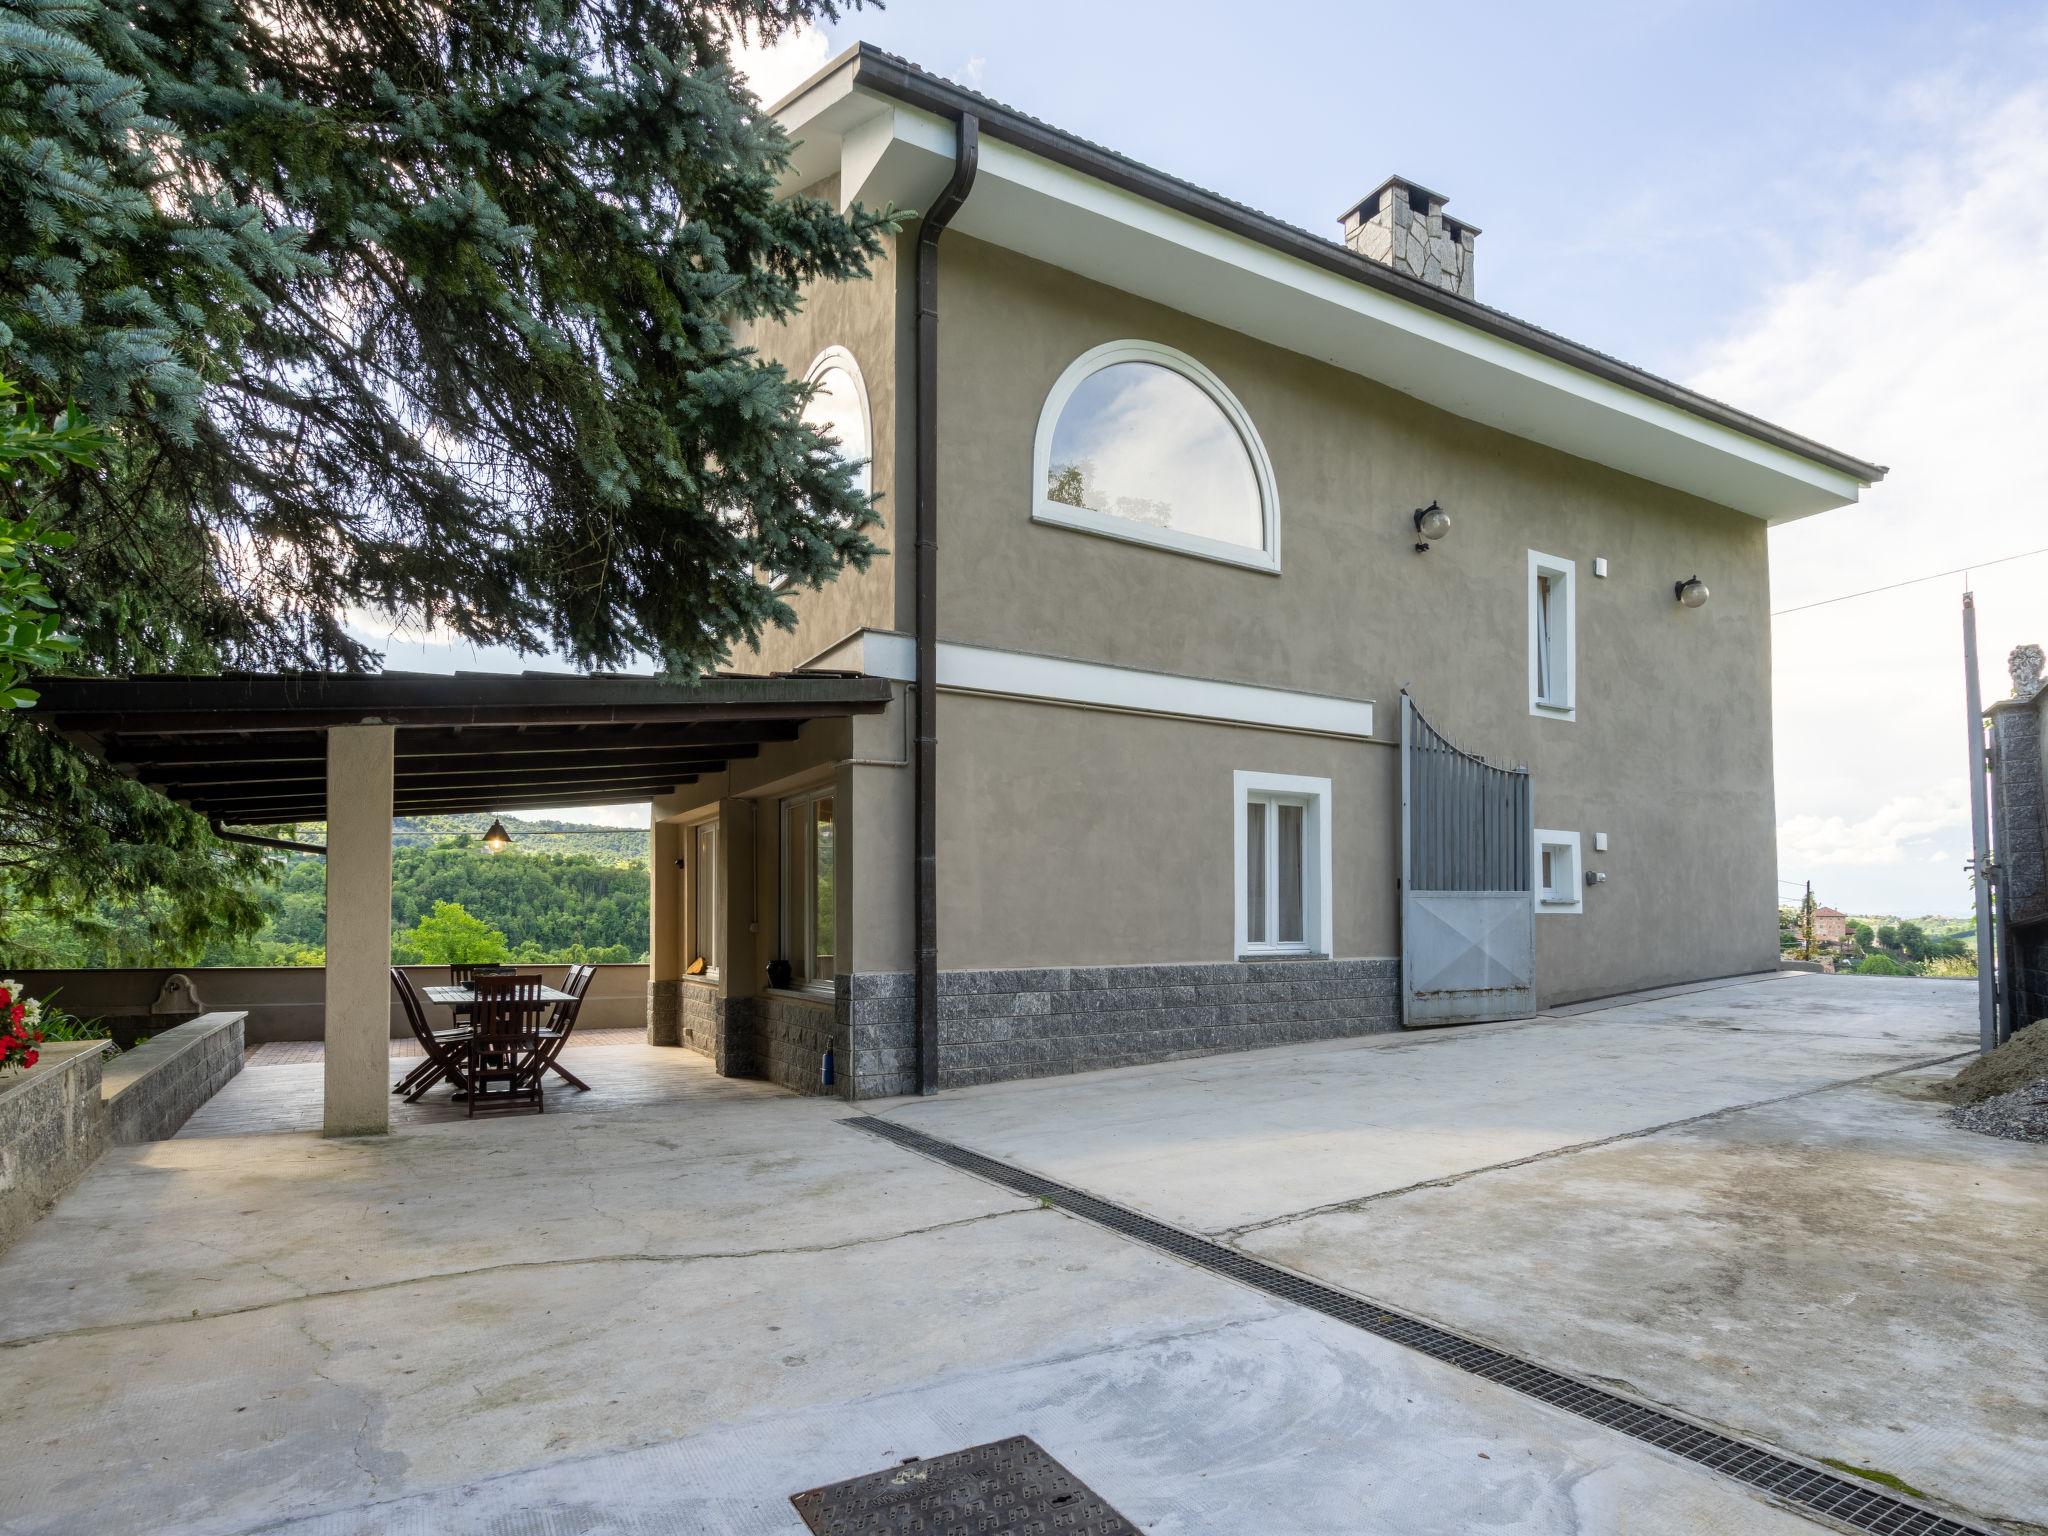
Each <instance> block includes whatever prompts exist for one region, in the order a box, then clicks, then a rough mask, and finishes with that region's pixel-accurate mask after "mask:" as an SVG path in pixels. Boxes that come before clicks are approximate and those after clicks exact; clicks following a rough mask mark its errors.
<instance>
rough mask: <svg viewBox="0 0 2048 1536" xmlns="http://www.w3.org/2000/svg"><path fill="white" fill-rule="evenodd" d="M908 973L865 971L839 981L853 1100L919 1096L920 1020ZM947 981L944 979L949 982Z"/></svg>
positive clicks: (844, 1066)
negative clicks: (918, 1055) (911, 1094)
mask: <svg viewBox="0 0 2048 1536" xmlns="http://www.w3.org/2000/svg"><path fill="white" fill-rule="evenodd" d="M911 980H912V978H911V974H910V972H908V971H863V972H861V973H859V974H857V975H853V976H841V977H840V978H839V979H838V982H837V990H838V1013H839V1025H840V1029H841V1031H842V1032H843V1033H844V1034H845V1036H846V1039H847V1055H848V1058H849V1059H848V1060H847V1061H845V1062H843V1063H841V1066H840V1072H841V1073H842V1074H843V1077H844V1084H843V1088H844V1092H845V1094H846V1097H848V1098H850V1099H886V1098H891V1097H893V1096H895V1095H897V1094H901V1093H915V1092H917V1016H916V1013H915V1012H914V1008H915V1003H914V1001H913V988H912V986H911ZM943 980H944V978H943V977H942V978H941V981H943Z"/></svg>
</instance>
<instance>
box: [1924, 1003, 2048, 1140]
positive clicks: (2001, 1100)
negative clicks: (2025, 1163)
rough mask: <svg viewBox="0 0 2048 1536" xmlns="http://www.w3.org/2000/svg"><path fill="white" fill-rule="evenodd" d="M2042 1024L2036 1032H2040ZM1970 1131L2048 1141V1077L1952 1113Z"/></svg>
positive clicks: (2006, 1137) (2015, 1138)
mask: <svg viewBox="0 0 2048 1536" xmlns="http://www.w3.org/2000/svg"><path fill="white" fill-rule="evenodd" d="M2040 1028H2041V1026H2040V1025H2038V1024H2037V1025H2035V1026H2034V1029H2035V1030H2039V1029H2040ZM1948 1117H1949V1119H1951V1120H1953V1121H1954V1122H1955V1123H1956V1124H1957V1125H1959V1126H1961V1127H1962V1128H1963V1129H1964V1130H1966V1131H1977V1132H1979V1133H1980V1134H1982V1135H1985V1136H2000V1137H2003V1138H2004V1139H2005V1140H2007V1141H2048V1077H2041V1078H2036V1079H2035V1080H2034V1081H2033V1082H2031V1083H2028V1084H2026V1085H2024V1086H2023V1087H2019V1088H2015V1089H2013V1090H2012V1091H2011V1092H2010V1093H2001V1094H1997V1095H1994V1096H1993V1097H1991V1098H1988V1099H1984V1100H1981V1101H1979V1102H1978V1103H1975V1104H1968V1105H1964V1106H1963V1107H1962V1108H1960V1109H1952V1110H1950V1111H1949V1112H1948Z"/></svg>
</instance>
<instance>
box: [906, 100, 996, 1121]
mask: <svg viewBox="0 0 2048 1536" xmlns="http://www.w3.org/2000/svg"><path fill="white" fill-rule="evenodd" d="M955 143H956V150H955V153H954V156H953V177H952V180H950V181H948V182H947V183H946V187H945V190H944V191H943V192H941V193H940V194H939V196H938V201H937V202H935V203H933V204H932V206H931V207H930V208H929V209H927V210H926V212H925V215H924V218H923V220H922V221H921V222H920V223H919V225H918V228H917V407H916V409H917V566H916V580H917V616H916V621H915V627H916V633H917V706H916V718H917V742H916V745H915V747H914V749H913V753H912V755H913V756H914V757H915V759H916V771H915V776H914V777H915V788H914V790H913V794H914V795H915V797H916V798H915V810H914V819H915V821H916V824H917V827H916V837H915V856H916V860H917V862H916V866H915V868H914V870H913V871H912V884H913V885H914V887H915V906H916V918H917V963H916V968H915V971H914V974H913V978H912V985H913V987H914V988H915V997H916V1012H917V1091H918V1092H919V1093H937V1092H938V1091H939V813H938V788H939V687H938V681H939V680H938V673H939V236H940V235H942V234H944V233H945V231H946V226H947V225H948V224H950V223H951V222H952V221H953V215H954V214H956V213H958V212H959V211H960V205H961V204H962V203H964V202H966V201H967V193H968V191H969V189H970V188H972V187H973V185H974V168H975V163H976V161H977V160H978V159H979V157H980V149H981V121H980V119H979V118H977V117H975V115H974V114H973V113H972V112H963V113H961V115H960V121H959V125H958V131H957V136H956V140H955Z"/></svg>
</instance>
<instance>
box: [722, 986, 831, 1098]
mask: <svg viewBox="0 0 2048 1536" xmlns="http://www.w3.org/2000/svg"><path fill="white" fill-rule="evenodd" d="M738 1006H744V1007H745V1009H746V1019H745V1023H744V1024H741V1023H740V1021H739V1020H737V1019H735V1021H734V1033H735V1034H739V1033H741V1031H742V1030H744V1033H745V1034H746V1036H747V1037H748V1044H749V1047H750V1054H751V1057H752V1065H751V1067H750V1069H749V1071H748V1075H749V1076H751V1077H765V1078H766V1079H767V1080H768V1081H769V1082H771V1083H774V1084H776V1085H777V1086H779V1087H783V1088H787V1089H790V1090H791V1091H792V1092H795V1093H816V1094H831V1095H833V1096H835V1097H842V1098H843V1097H845V1095H846V1092H847V1087H848V1085H847V1084H846V1083H845V1082H843V1081H841V1080H840V1078H841V1075H842V1074H843V1073H844V1072H845V1070H846V1063H847V1041H846V1035H845V1031H844V1030H843V1029H842V1028H841V1027H840V1024H839V1009H838V1006H837V1002H836V999H830V998H820V999H818V1001H816V1002H810V1001H807V1000H805V999H802V998H795V997H751V998H744V999H740V1000H739V1004H738ZM828 1050H829V1051H831V1052H832V1056H833V1076H834V1081H833V1083H832V1085H831V1086H830V1087H827V1086H826V1085H825V1083H824V1081H823V1077H822V1073H821V1072H820V1067H821V1066H822V1064H823V1062H824V1060H825V1052H826V1051H828Z"/></svg>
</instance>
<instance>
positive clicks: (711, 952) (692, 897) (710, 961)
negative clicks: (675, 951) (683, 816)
mask: <svg viewBox="0 0 2048 1536" xmlns="http://www.w3.org/2000/svg"><path fill="white" fill-rule="evenodd" d="M707 828H708V829H709V830H710V832H711V842H712V854H711V858H712V872H711V891H712V897H711V899H712V900H713V901H714V902H715V901H717V899H718V888H719V886H720V884H721V883H722V882H721V881H720V880H719V877H718V843H719V840H720V838H721V837H722V835H723V834H722V833H721V832H720V830H719V826H718V818H717V817H716V816H707V817H705V818H704V819H703V820H702V821H693V822H690V823H688V824H687V825H685V826H684V828H683V836H684V837H685V838H687V839H688V840H689V842H688V848H689V852H688V853H687V854H685V855H684V858H683V884H684V886H685V887H686V889H685V890H684V893H683V900H684V903H685V906H686V909H687V920H686V922H685V925H684V929H683V933H684V939H685V943H684V945H683V947H684V948H685V949H686V950H688V951H689V953H688V954H686V955H684V956H683V964H684V965H685V966H687V965H688V964H689V963H690V962H691V961H692V960H694V959H696V958H697V957H698V956H699V955H702V956H703V957H704V969H703V971H702V972H701V973H700V974H698V975H696V976H687V975H686V976H685V977H684V978H683V979H684V980H686V981H716V980H718V939H720V938H723V937H724V935H723V934H722V933H721V934H718V935H715V936H714V937H713V940H712V944H711V947H710V948H708V949H707V948H703V947H701V946H702V943H703V937H704V918H703V915H702V912H701V910H700V904H699V902H698V900H697V892H698V890H699V887H698V884H697V875H698V870H697V865H698V863H699V862H700V852H701V848H702V843H701V841H700V838H701V835H702V834H703V832H704V831H705V830H706V829H707ZM717 916H718V914H716V913H714V914H713V918H714V921H715V920H716V918H717Z"/></svg>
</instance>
